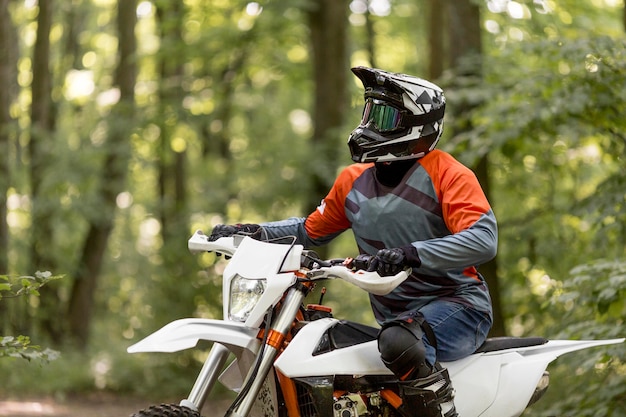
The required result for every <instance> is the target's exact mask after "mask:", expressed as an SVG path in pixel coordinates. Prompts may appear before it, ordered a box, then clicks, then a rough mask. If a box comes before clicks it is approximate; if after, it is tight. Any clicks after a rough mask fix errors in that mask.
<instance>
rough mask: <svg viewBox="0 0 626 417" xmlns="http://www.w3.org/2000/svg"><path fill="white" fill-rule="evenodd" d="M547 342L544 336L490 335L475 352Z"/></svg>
mask: <svg viewBox="0 0 626 417" xmlns="http://www.w3.org/2000/svg"><path fill="white" fill-rule="evenodd" d="M547 342H548V339H546V338H544V337H491V338H489V339H487V340H485V343H483V344H482V345H481V346H480V347H479V348H478V349H477V350H476V353H484V352H495V351H498V350H505V349H513V348H521V347H529V346H539V345H543V344H545V343H547Z"/></svg>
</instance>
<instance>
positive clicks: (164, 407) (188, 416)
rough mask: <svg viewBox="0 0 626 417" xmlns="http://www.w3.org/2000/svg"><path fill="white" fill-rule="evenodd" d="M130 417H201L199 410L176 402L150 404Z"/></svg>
mask: <svg viewBox="0 0 626 417" xmlns="http://www.w3.org/2000/svg"><path fill="white" fill-rule="evenodd" d="M131 417H202V416H201V415H200V413H199V412H197V411H193V410H192V409H190V408H187V407H183V406H181V405H178V404H160V405H152V406H150V407H148V408H146V409H144V410H141V411H138V412H137V413H135V414H133V415H132V416H131Z"/></svg>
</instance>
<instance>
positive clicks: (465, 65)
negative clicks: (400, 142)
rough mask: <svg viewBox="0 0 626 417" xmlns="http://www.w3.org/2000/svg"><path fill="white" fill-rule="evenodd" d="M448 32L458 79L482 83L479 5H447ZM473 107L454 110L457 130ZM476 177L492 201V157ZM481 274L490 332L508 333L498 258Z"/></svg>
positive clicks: (461, 1) (466, 125)
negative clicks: (488, 299)
mask: <svg viewBox="0 0 626 417" xmlns="http://www.w3.org/2000/svg"><path fill="white" fill-rule="evenodd" d="M448 11H449V14H448V17H449V33H450V46H449V47H450V63H451V66H452V68H453V69H454V70H455V71H456V73H457V76H463V77H470V78H475V79H476V83H480V82H481V78H482V69H481V53H482V46H481V40H480V34H481V31H480V10H479V7H478V4H477V3H476V2H474V1H472V0H455V1H449V2H448ZM471 110H472V105H470V104H469V103H459V104H457V105H456V108H455V113H456V114H455V119H456V120H455V122H458V121H459V120H460V121H461V123H455V128H456V129H457V130H456V132H454V133H460V130H464V129H471V121H470V118H469V113H470V112H471ZM474 170H475V172H476V176H477V177H478V180H479V181H480V183H481V185H482V187H483V190H484V191H485V194H486V195H487V198H488V199H489V200H490V201H491V202H492V203H493V200H491V192H490V191H491V187H490V178H489V155H488V154H486V155H484V156H483V157H482V158H481V159H480V160H479V161H478V163H477V165H476V167H474ZM480 271H481V273H482V274H483V276H484V277H485V279H486V280H487V284H488V285H489V289H490V294H491V298H492V302H493V311H494V324H493V328H492V329H491V335H492V336H503V335H505V333H506V330H505V326H504V317H503V313H502V303H501V300H500V281H499V278H498V264H497V258H495V259H493V260H492V261H490V262H488V263H486V264H484V265H481V267H480Z"/></svg>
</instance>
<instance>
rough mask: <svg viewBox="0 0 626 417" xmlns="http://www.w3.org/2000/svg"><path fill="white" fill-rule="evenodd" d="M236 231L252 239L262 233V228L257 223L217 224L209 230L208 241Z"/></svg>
mask: <svg viewBox="0 0 626 417" xmlns="http://www.w3.org/2000/svg"><path fill="white" fill-rule="evenodd" d="M237 233H241V234H246V235H249V236H250V237H251V238H253V239H260V238H261V235H262V234H263V228H262V227H261V226H259V225H258V224H218V225H217V226H215V227H214V228H213V230H212V231H211V236H209V242H213V241H214V240H217V239H219V238H221V237H228V236H232V235H235V234H237Z"/></svg>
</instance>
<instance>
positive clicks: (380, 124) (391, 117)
mask: <svg viewBox="0 0 626 417" xmlns="http://www.w3.org/2000/svg"><path fill="white" fill-rule="evenodd" d="M404 113H406V110H400V109H398V108H396V107H393V106H391V105H389V104H387V102H385V101H381V100H376V99H373V98H368V99H367V100H365V108H364V109H363V118H362V119H361V126H374V127H375V128H376V130H377V131H378V132H380V133H387V132H393V131H396V130H399V129H403V128H405V127H406V126H404V125H403V124H402V115H403V114H404Z"/></svg>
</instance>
